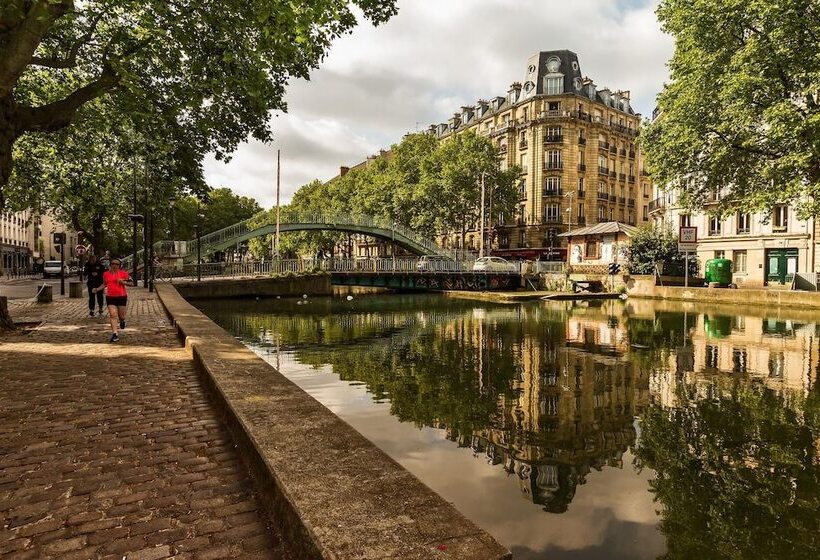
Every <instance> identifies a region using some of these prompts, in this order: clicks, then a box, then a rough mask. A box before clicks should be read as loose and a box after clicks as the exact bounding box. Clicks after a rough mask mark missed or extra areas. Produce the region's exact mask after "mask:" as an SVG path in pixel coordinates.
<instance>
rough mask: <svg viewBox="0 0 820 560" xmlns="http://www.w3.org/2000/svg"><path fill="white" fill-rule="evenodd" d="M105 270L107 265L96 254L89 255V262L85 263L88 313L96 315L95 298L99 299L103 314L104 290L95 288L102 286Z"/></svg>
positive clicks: (98, 304) (100, 313)
mask: <svg viewBox="0 0 820 560" xmlns="http://www.w3.org/2000/svg"><path fill="white" fill-rule="evenodd" d="M103 272H105V267H104V266H103V264H102V263H101V262H100V261H98V260H97V256H96V255H89V256H88V262H87V263H85V267H84V268H83V273H84V274H85V279H86V287H87V288H88V315H89V316H91V317H93V316H94V300H95V299H96V301H97V309H98V310H99V312H98V314H99V315H102V314H103V291H102V290H98V291H97V290H95V289H96V288H99V287H100V286H102V283H103Z"/></svg>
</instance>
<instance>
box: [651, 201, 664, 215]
mask: <svg viewBox="0 0 820 560" xmlns="http://www.w3.org/2000/svg"><path fill="white" fill-rule="evenodd" d="M665 208H666V199H665V198H656V199H655V200H650V201H649V212H650V213H651V212H662V211H663V210H664V209H665Z"/></svg>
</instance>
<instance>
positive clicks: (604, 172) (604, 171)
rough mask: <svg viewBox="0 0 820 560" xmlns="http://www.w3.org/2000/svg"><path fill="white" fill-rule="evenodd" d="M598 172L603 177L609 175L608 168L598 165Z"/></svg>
mask: <svg viewBox="0 0 820 560" xmlns="http://www.w3.org/2000/svg"><path fill="white" fill-rule="evenodd" d="M598 174H599V175H603V176H604V177H606V176H607V175H609V168H608V167H601V166H600V165H599V166H598Z"/></svg>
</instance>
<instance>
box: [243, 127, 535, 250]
mask: <svg viewBox="0 0 820 560" xmlns="http://www.w3.org/2000/svg"><path fill="white" fill-rule="evenodd" d="M499 157H500V154H499V152H498V149H497V148H496V147H495V146H494V145H493V144H492V142H490V141H489V140H488V139H487V138H485V137H483V136H479V135H477V134H475V133H473V132H466V133H464V134H459V135H456V136H455V137H454V138H450V139H447V140H445V141H442V142H439V141H437V140H436V139H435V138H434V137H432V136H430V135H428V134H408V135H406V136H405V137H404V138H403V139H402V141H401V142H400V143H398V144H396V145H394V146H393V147H392V148H391V150H390V152H389V153H388V154H387V155H385V156H382V157H379V158H376V159H371V160H368V162H367V163H366V164H365V165H363V166H361V167H356V168H354V169H352V170H350V171H349V172H348V173H346V174H345V175H342V176H341V177H337V178H335V179H333V180H332V181H329V182H327V183H322V182H321V181H312V182H310V183H308V184H307V185H304V186H302V187H301V188H300V189H299V190H298V191H297V192H296V194H295V195H294V196H293V200H292V201H291V203H290V204H289V205H288V206H287V207H286V208H285V209H284V210H283V211H284V212H286V213H287V212H298V213H300V214H305V213H307V214H309V213H312V212H315V213H327V212H338V213H343V214H354V215H356V214H359V215H368V216H376V217H381V218H386V219H388V220H390V221H392V222H395V223H396V224H398V225H402V226H406V227H409V228H411V229H414V230H416V231H421V232H427V233H443V232H452V231H458V232H462V234H464V233H465V232H466V231H467V230H468V229H469V228H472V227H474V226H475V224H476V222H477V221H478V219H479V215H480V208H481V186H480V185H481V177H482V174H483V176H484V185H485V190H486V204H487V207H486V212H487V215H488V216H490V217H491V218H492V217H493V216H497V215H498V214H499V213H508V214H509V213H511V212H512V210H513V209H514V207H515V205H516V204H517V190H516V187H515V183H516V181H517V178H518V175H519V172H520V169H519V168H518V167H512V168H509V169H503V170H502V169H501V166H500V163H499ZM274 220H275V210H271V211H270V212H268V213H265V214H263V215H260V216H259V217H258V218H257V219H256V220H255V222H254V223H257V224H258V225H263V224H266V223H272V222H273V221H274ZM269 247H270V241H269V240H263V241H260V242H258V243H255V244H254V245H252V246H251V249H252V250H254V248H256V249H255V251H258V253H257V252H254V254H255V255H256V256H257V257H264V256H265V255H267V254H268V251H269V249H268V248H269ZM334 248H335V249H341V250H342V252H346V253H347V254H350V252H351V250H352V242H351V238H350V236H349V235H348V234H340V233H335V232H302V233H291V234H287V235H286V236H283V237H282V243H281V248H280V252H281V253H283V254H285V255H290V256H295V255H296V254H298V253H303V254H304V253H307V254H310V253H315V252H316V251H317V250H322V251H325V252H328V253H330V252H332V251H333V250H334Z"/></svg>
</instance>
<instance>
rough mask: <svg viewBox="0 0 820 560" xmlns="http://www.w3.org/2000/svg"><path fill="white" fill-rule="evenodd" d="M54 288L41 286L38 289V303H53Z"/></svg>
mask: <svg viewBox="0 0 820 560" xmlns="http://www.w3.org/2000/svg"><path fill="white" fill-rule="evenodd" d="M52 288H53V286H48V285H45V286H40V287H39V288H37V303H51V300H52Z"/></svg>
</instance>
